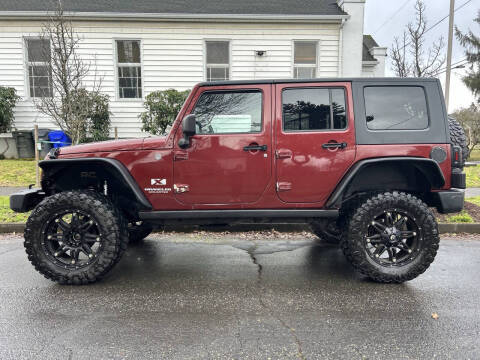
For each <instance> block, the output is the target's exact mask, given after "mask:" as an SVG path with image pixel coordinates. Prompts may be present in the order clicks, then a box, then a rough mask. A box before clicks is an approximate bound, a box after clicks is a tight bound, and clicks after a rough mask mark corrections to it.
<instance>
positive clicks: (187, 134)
mask: <svg viewBox="0 0 480 360" xmlns="http://www.w3.org/2000/svg"><path fill="white" fill-rule="evenodd" d="M182 131H183V138H181V139H180V140H179V141H178V146H180V147H181V148H182V149H186V148H188V147H189V146H190V138H191V137H192V136H193V135H195V134H196V133H197V130H196V119H195V115H193V114H190V115H187V116H186V117H184V118H183V121H182Z"/></svg>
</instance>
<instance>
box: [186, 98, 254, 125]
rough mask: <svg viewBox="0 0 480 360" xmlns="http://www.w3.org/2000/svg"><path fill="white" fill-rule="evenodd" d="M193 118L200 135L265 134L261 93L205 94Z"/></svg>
mask: <svg viewBox="0 0 480 360" xmlns="http://www.w3.org/2000/svg"><path fill="white" fill-rule="evenodd" d="M193 114H195V117H196V119H197V125H198V127H197V134H236V133H255V132H261V130H262V93H261V92H260V91H248V92H240V91H238V92H228V91H222V92H206V93H203V94H202V96H201V97H200V99H199V100H198V102H197V104H196V105H195V109H194V110H193Z"/></svg>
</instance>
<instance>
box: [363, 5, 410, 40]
mask: <svg viewBox="0 0 480 360" xmlns="http://www.w3.org/2000/svg"><path fill="white" fill-rule="evenodd" d="M410 1H412V0H407V1H405V2H404V3H403V4H402V6H400V7H399V8H398V10H396V11H395V12H394V13H393V14H392V15H391V16H390V17H389V18H388V19H387V20H385V22H384V23H383V24H382V25H380V26H379V27H378V29H377V30H375V31H374V32H373V33H372V35H373V34H375V33H376V32H377V31H378V30H380V29H381V28H383V27H384V26H385V25H386V24H387V23H388V22H389V21H390V20H392V19H393V18H394V17H395V15H397V14H398V13H399V12H400V11H402V10H403V8H404V7H405V6H407V4H408V3H409V2H410Z"/></svg>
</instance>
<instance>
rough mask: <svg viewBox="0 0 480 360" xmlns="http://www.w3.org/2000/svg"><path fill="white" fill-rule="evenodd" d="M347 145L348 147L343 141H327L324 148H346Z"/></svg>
mask: <svg viewBox="0 0 480 360" xmlns="http://www.w3.org/2000/svg"><path fill="white" fill-rule="evenodd" d="M346 147H347V143H346V142H342V143H334V142H331V143H326V144H323V145H322V148H324V149H345V148H346Z"/></svg>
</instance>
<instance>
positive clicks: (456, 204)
mask: <svg viewBox="0 0 480 360" xmlns="http://www.w3.org/2000/svg"><path fill="white" fill-rule="evenodd" d="M432 200H433V202H434V205H435V207H436V208H437V210H438V212H439V213H442V214H448V213H455V212H459V211H462V209H463V202H464V200H465V191H464V190H461V189H450V190H447V191H438V192H434V193H432Z"/></svg>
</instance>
